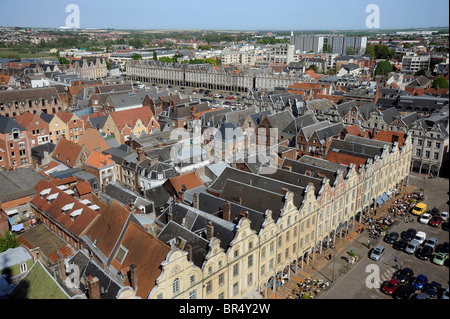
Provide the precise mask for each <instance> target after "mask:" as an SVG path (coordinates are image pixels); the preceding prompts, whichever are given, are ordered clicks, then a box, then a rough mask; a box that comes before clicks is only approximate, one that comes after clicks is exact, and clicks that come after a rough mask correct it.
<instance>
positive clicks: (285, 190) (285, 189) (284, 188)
mask: <svg viewBox="0 0 450 319" xmlns="http://www.w3.org/2000/svg"><path fill="white" fill-rule="evenodd" d="M287 192H288V189H287V187H283V188H281V194H283V196H285V195H286V194H287Z"/></svg>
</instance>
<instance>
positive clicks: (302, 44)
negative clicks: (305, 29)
mask: <svg viewBox="0 0 450 319" xmlns="http://www.w3.org/2000/svg"><path fill="white" fill-rule="evenodd" d="M323 43H324V37H323V36H314V35H294V33H293V32H291V41H290V44H291V45H294V47H295V50H296V51H297V50H299V51H300V52H306V53H309V52H312V53H322V52H323Z"/></svg>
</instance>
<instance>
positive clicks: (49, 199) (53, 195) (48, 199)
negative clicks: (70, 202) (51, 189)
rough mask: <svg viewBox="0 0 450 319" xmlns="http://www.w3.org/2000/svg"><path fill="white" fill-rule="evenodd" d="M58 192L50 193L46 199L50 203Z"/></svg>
mask: <svg viewBox="0 0 450 319" xmlns="http://www.w3.org/2000/svg"><path fill="white" fill-rule="evenodd" d="M58 195H59V193H55V194H51V195H49V196H48V197H47V201H48V203H49V204H50V203H51V202H52V201H53V200H54V199H56V198H57V197H58Z"/></svg>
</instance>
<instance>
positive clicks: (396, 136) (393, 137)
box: [373, 130, 406, 147]
mask: <svg viewBox="0 0 450 319" xmlns="http://www.w3.org/2000/svg"><path fill="white" fill-rule="evenodd" d="M373 139H374V140H377V141H383V142H389V143H393V142H394V141H398V146H399V147H402V146H403V145H404V144H405V140H406V134H405V133H403V132H402V131H399V132H393V131H384V130H383V131H379V132H378V133H377V134H376V135H375V136H374V137H373Z"/></svg>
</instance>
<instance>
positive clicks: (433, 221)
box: [430, 215, 443, 227]
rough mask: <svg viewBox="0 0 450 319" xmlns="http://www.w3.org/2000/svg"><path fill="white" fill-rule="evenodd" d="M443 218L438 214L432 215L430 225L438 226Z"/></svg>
mask: <svg viewBox="0 0 450 319" xmlns="http://www.w3.org/2000/svg"><path fill="white" fill-rule="evenodd" d="M442 222H443V220H442V217H441V216H440V215H436V216H433V218H431V220H430V225H431V226H433V227H439V226H440V225H441V224H442Z"/></svg>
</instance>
